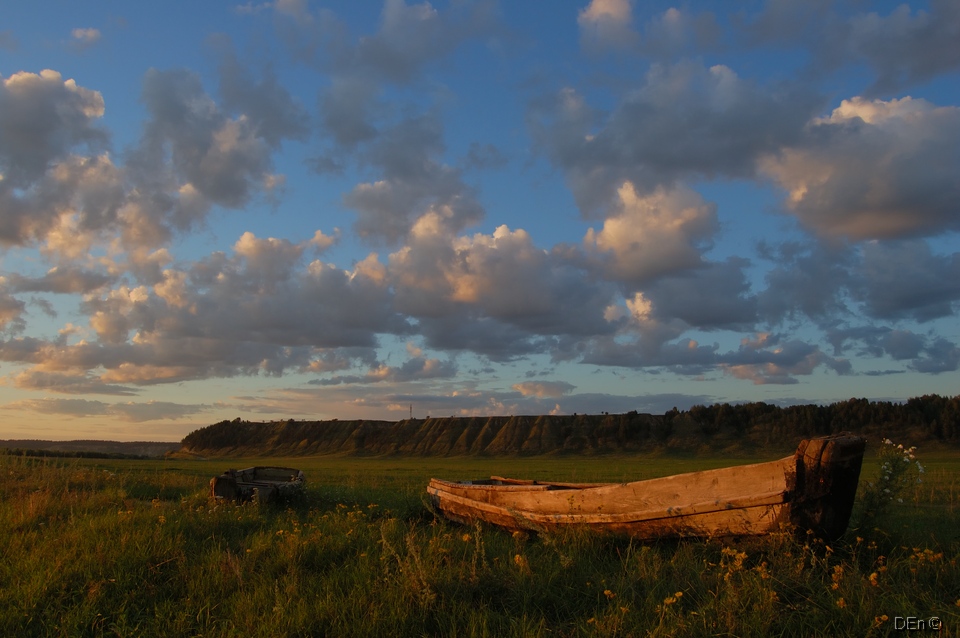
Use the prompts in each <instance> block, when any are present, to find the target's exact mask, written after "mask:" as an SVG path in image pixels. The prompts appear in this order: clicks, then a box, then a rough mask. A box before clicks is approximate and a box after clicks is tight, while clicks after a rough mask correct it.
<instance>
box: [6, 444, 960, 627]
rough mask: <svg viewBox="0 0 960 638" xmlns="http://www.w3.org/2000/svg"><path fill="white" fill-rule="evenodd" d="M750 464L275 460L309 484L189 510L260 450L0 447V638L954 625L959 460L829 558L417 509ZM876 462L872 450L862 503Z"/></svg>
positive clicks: (780, 545)
mask: <svg viewBox="0 0 960 638" xmlns="http://www.w3.org/2000/svg"><path fill="white" fill-rule="evenodd" d="M758 460H766V459H756V458H750V459H730V458H722V459H720V458H716V459H713V458H670V457H658V458H646V457H623V458H620V457H606V458H569V457H567V458H557V459H542V458H535V459H516V458H510V459H477V458H466V459H429V458H428V459H421V458H417V459H411V458H405V459H393V458H391V459H382V458H380V459H365V458H329V457H321V458H297V459H276V458H272V459H268V460H266V462H267V463H269V464H280V465H283V464H288V465H295V466H298V467H301V468H303V469H304V470H305V472H306V474H307V477H308V481H309V483H308V486H309V487H308V490H307V494H306V495H305V497H304V498H303V499H302V500H300V501H297V502H294V503H290V504H287V505H285V506H280V507H270V506H264V507H257V506H255V505H243V506H236V505H224V504H220V505H217V504H215V503H212V502H210V501H209V500H208V498H207V482H208V481H209V479H210V477H211V476H213V475H215V474H219V473H220V472H221V471H223V470H224V469H226V468H227V467H242V466H246V465H252V464H255V463H257V462H258V460H256V459H245V460H230V461H224V460H217V461H183V460H176V461H174V460H166V461H114V460H111V461H93V460H83V461H80V460H64V459H34V458H29V457H16V456H0V555H2V556H4V557H5V559H4V560H3V561H0V635H3V636H102V635H103V636H114V635H116V636H433V635H439V636H647V635H652V636H774V635H788V636H869V635H877V636H879V635H888V634H893V633H898V632H896V627H897V625H898V624H906V623H907V622H908V621H907V618H908V617H915V618H917V619H923V621H924V622H926V623H927V624H928V626H929V618H930V617H931V616H936V617H938V618H940V619H941V621H942V632H941V633H942V635H954V634H955V633H956V632H957V629H958V627H960V570H958V567H957V560H958V558H960V482H958V477H960V473H958V470H960V454H956V453H939V455H938V456H937V457H935V458H933V457H931V458H923V457H921V461H922V462H923V464H924V466H925V467H926V472H925V473H924V474H923V483H921V484H915V483H911V484H910V485H909V487H908V489H907V490H906V491H905V492H904V493H903V494H902V498H903V503H897V502H895V501H894V502H892V503H890V508H889V509H888V510H887V511H886V512H882V513H880V515H879V516H878V517H877V518H876V519H875V520H873V522H872V523H871V524H870V525H867V526H865V527H863V528H861V529H852V530H850V531H849V532H848V534H847V535H846V536H845V537H844V538H843V539H841V540H840V541H839V542H837V543H834V544H832V545H829V546H828V545H825V544H823V543H822V542H817V541H815V540H813V539H809V538H806V537H800V538H799V539H797V538H796V537H795V536H794V535H792V534H790V533H783V534H776V535H772V536H769V537H764V538H754V539H717V540H710V541H692V540H691V541H671V542H660V543H649V544H639V543H632V542H630V541H629V540H627V539H620V538H603V537H599V538H598V537H591V536H587V535H585V534H583V533H577V532H571V533H566V534H561V535H551V536H540V537H537V536H528V535H524V534H514V535H511V534H509V533H506V532H502V531H500V530H496V529H491V528H485V527H462V526H457V525H454V524H452V523H448V522H446V521H443V520H436V519H435V518H434V516H433V515H432V514H431V513H430V512H429V510H428V509H427V508H426V506H425V504H424V486H425V484H426V481H427V480H428V479H429V478H430V477H431V476H438V477H442V478H450V479H465V478H479V477H484V476H489V475H491V474H501V475H513V476H522V477H526V478H544V479H546V478H551V479H556V480H571V481H599V480H615V481H620V480H636V479H642V478H652V477H655V476H663V475H668V474H674V473H678V472H684V471H692V470H698V469H706V468H711V467H721V466H725V465H731V464H738V463H748V462H755V461H758ZM879 472H880V469H879V464H878V463H877V462H876V460H875V459H873V458H872V457H870V456H869V451H868V458H867V459H866V460H865V464H864V474H863V477H862V478H861V491H864V490H866V489H867V487H866V483H867V482H868V481H872V482H875V483H877V482H879V478H880V474H879ZM860 515H861V513H860V512H855V520H860ZM898 618H899V619H898ZM914 622H919V620H917V621H914Z"/></svg>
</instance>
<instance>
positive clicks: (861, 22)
mask: <svg viewBox="0 0 960 638" xmlns="http://www.w3.org/2000/svg"><path fill="white" fill-rule="evenodd" d="M845 8H847V7H844V5H842V4H837V3H834V2H830V1H829V0H817V1H815V2H811V1H808V0H770V1H768V2H766V3H765V6H764V7H763V9H762V10H761V11H760V12H759V13H758V14H756V15H755V16H751V17H750V18H749V19H748V21H747V22H746V23H744V24H743V25H742V28H743V29H744V32H745V34H746V35H747V36H748V37H747V40H748V41H750V42H751V43H753V44H764V45H765V44H777V45H781V46H782V45H784V44H787V45H790V46H800V47H803V48H807V49H809V51H810V53H811V57H812V63H811V68H810V69H809V70H810V71H811V72H812V73H813V74H821V73H823V72H824V71H832V70H835V69H837V68H839V67H842V66H844V65H850V64H866V65H867V66H868V67H869V68H870V69H872V70H873V72H874V74H875V78H874V80H873V82H872V83H871V84H870V86H869V87H866V91H865V94H866V95H869V96H879V95H883V94H886V95H891V94H896V93H898V92H901V91H903V90H905V89H908V88H910V87H912V86H917V85H919V84H922V83H924V82H926V81H928V80H930V79H932V78H934V77H936V76H938V75H942V74H945V73H950V72H953V71H955V70H956V69H958V68H960V44H958V41H957V37H956V35H957V29H958V27H960V9H958V7H957V4H956V2H952V1H951V0H932V1H931V2H930V3H929V5H928V8H927V9H922V8H916V9H915V8H912V7H911V6H910V5H908V4H906V3H904V4H900V5H897V6H895V7H894V8H893V9H892V10H891V11H890V13H889V14H887V15H881V14H880V13H879V12H877V11H870V12H849V11H846V12H845V11H844V9H845ZM852 8H857V7H856V6H855V5H854V6H853V7H852Z"/></svg>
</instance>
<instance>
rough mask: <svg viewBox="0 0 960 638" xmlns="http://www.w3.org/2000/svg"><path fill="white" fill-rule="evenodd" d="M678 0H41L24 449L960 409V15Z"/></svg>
mask: <svg viewBox="0 0 960 638" xmlns="http://www.w3.org/2000/svg"><path fill="white" fill-rule="evenodd" d="M678 4H679V7H678V6H677V5H675V4H671V3H669V2H654V3H638V2H632V1H630V0H592V1H588V0H580V1H573V0H563V1H560V2H557V3H552V4H550V5H549V9H545V8H544V6H543V5H540V4H537V3H531V2H516V3H505V2H497V1H495V0H475V1H473V0H450V1H449V2H443V1H438V2H432V3H431V2H423V3H417V2H410V3H408V2H405V1H404V0H384V1H383V2H382V3H376V4H375V3H363V4H360V5H358V6H353V5H340V4H333V5H331V4H328V3H321V2H308V1H307V0H276V1H269V2H226V3H211V4H209V5H204V6H202V7H197V6H194V5H189V4H185V3H184V4H182V5H178V4H177V3H174V4H169V3H167V4H164V5H162V6H161V5H157V6H122V7H119V8H118V7H115V6H112V5H107V4H106V3H92V4H85V5H83V6H80V5H73V4H69V3H62V2H52V1H49V0H41V1H40V2H37V3H33V4H29V5H28V4H25V3H21V4H19V5H16V6H13V7H10V8H8V10H7V11H6V14H5V21H4V25H3V26H2V27H0V422H2V425H0V439H5V440H29V439H32V440H48V441H66V440H84V439H88V440H110V441H124V442H132V441H145V442H146V441H154V442H171V443H173V442H179V441H180V440H181V439H182V438H183V437H184V436H185V435H186V434H187V433H189V432H191V431H193V430H196V429H198V428H201V427H204V426H206V425H210V424H212V423H216V422H219V421H223V420H233V419H234V418H236V417H238V416H239V417H240V418H242V419H245V420H250V421H260V420H266V421H270V420H285V419H290V418H292V419H295V420H304V419H305V420H330V419H334V418H336V419H342V420H352V419H358V418H364V419H375V420H390V421H397V420H403V419H404V418H407V416H408V412H409V410H410V406H411V404H412V406H413V410H414V417H416V418H423V417H424V416H425V415H434V416H438V417H439V416H441V415H442V416H447V415H451V416H491V415H506V414H519V413H524V414H574V413H579V414H585V413H586V414H599V413H601V412H610V413H624V412H628V411H630V410H637V411H638V412H645V413H650V414H662V413H665V412H667V411H669V410H670V409H672V408H674V407H676V408H678V409H681V410H687V409H689V408H690V407H691V406H693V405H698V404H703V405H711V404H714V403H750V402H758V401H763V402H766V403H770V404H774V405H778V406H780V407H786V406H788V405H803V404H817V405H826V404H831V403H835V402H838V401H846V400H848V399H850V398H858V397H860V398H867V399H869V400H871V401H893V402H904V401H906V400H907V399H909V398H911V397H919V396H922V395H926V394H939V395H941V396H946V397H951V396H955V395H956V393H957V386H958V384H957V378H958V376H957V370H958V368H960V321H958V314H957V310H958V309H960V151H958V149H960V82H958V79H960V42H958V41H957V40H956V38H955V33H956V32H957V29H958V28H960V4H957V3H956V2H951V1H950V0H931V1H929V2H919V1H918V2H907V3H903V2H877V3H871V4H870V11H866V10H864V9H863V5H861V4H858V3H846V2H841V1H837V2H826V3H813V5H811V3H808V2H805V1H802V0H767V1H756V2H751V3H748V4H745V5H738V7H737V8H736V9H734V10H731V11H729V12H726V13H724V11H725V10H726V6H725V5H715V4H713V3H707V2H702V1H693V2H688V3H678ZM184 16H189V19H187V20H184V19H183V17H184ZM171 43H175V45H174V46H171Z"/></svg>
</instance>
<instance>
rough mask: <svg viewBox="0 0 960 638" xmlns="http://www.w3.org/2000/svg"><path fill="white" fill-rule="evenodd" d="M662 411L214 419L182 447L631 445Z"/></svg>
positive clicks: (647, 440) (435, 449) (250, 451)
mask: <svg viewBox="0 0 960 638" xmlns="http://www.w3.org/2000/svg"><path fill="white" fill-rule="evenodd" d="M669 425H670V424H669V422H668V420H667V419H665V418H664V417H663V416H654V415H649V414H638V413H636V412H630V413H627V414H610V415H574V416H552V415H542V416H493V417H445V418H427V419H405V420H403V421H368V420H361V421H292V420H290V421H280V422H271V423H251V422H246V421H239V420H234V421H221V422H220V423H216V424H214V425H211V426H208V427H205V428H202V429H200V430H197V431H196V432H193V433H191V434H189V435H188V436H187V437H186V438H185V439H184V440H183V453H184V454H191V455H202V456H220V455H225V456H227V455H229V456H238V455H260V454H270V455H284V456H296V455H313V454H357V455H362V454H370V455H386V454H400V455H408V456H465V455H510V454H521V455H539V454H557V453H563V452H574V453H580V454H593V453H607V452H619V451H636V450H640V449H644V448H646V447H649V446H650V445H651V444H656V443H657V441H663V440H664V439H665V438H666V437H667V436H669V434H670V431H669V430H670V428H669Z"/></svg>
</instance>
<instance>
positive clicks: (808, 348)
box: [720, 334, 851, 385]
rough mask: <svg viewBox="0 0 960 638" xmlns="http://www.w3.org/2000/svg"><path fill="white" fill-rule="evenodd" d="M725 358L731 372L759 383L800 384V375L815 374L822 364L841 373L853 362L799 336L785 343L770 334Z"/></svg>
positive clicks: (747, 342) (748, 341) (750, 342)
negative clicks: (830, 353) (839, 357)
mask: <svg viewBox="0 0 960 638" xmlns="http://www.w3.org/2000/svg"><path fill="white" fill-rule="evenodd" d="M724 359H725V360H724V361H723V362H722V363H721V364H720V365H721V368H722V369H723V370H724V371H725V372H726V373H727V374H729V375H731V376H733V377H735V378H737V379H746V380H749V381H752V382H753V383H754V384H755V385H767V384H775V385H792V384H795V383H799V381H798V380H797V376H804V375H810V374H813V372H814V370H815V369H816V368H818V367H819V366H821V365H825V366H827V367H829V368H831V369H832V370H833V371H834V372H836V373H838V374H847V373H848V372H850V370H851V365H850V362H849V361H847V360H845V359H835V358H833V357H830V356H829V355H827V354H825V353H824V352H823V351H821V350H820V348H819V347H817V346H816V345H813V344H809V343H805V342H803V341H800V340H795V339H792V340H788V341H784V342H781V341H780V340H779V339H778V338H777V337H776V336H775V335H770V334H763V335H758V337H757V338H756V339H753V340H751V339H744V340H743V342H742V343H741V345H740V350H739V351H738V352H737V353H736V354H732V353H731V354H730V355H728V356H726V357H724Z"/></svg>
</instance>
